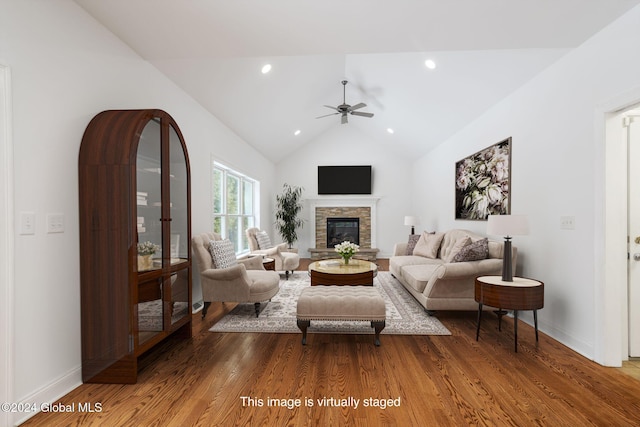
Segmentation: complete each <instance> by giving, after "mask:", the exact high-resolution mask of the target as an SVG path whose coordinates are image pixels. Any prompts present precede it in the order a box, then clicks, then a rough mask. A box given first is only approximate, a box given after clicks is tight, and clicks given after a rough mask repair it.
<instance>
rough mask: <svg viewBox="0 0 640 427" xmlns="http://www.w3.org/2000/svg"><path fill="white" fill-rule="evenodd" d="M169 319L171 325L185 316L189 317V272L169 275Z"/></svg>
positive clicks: (184, 270)
mask: <svg viewBox="0 0 640 427" xmlns="http://www.w3.org/2000/svg"><path fill="white" fill-rule="evenodd" d="M170 281H171V283H170V286H171V305H170V314H169V315H170V317H171V324H172V325H173V324H174V323H176V322H177V321H178V320H180V319H182V318H184V317H185V316H190V315H191V307H189V270H188V269H186V268H185V269H182V270H180V271H178V272H176V273H174V274H172V275H171V278H170Z"/></svg>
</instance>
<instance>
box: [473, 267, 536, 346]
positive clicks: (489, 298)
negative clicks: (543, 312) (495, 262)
mask: <svg viewBox="0 0 640 427" xmlns="http://www.w3.org/2000/svg"><path fill="white" fill-rule="evenodd" d="M475 300H476V301H477V302H478V329H477V331H476V341H478V338H479V336H480V321H481V319H482V306H483V305H488V306H490V307H495V308H497V309H498V310H499V311H498V317H499V320H498V322H501V320H502V314H503V313H502V311H503V310H513V315H514V322H513V330H514V339H515V351H516V353H517V352H518V310H533V321H534V323H535V329H536V342H538V310H539V309H541V308H543V307H544V283H542V282H541V281H539V280H534V279H527V278H524V277H514V278H513V282H505V281H503V280H502V277H501V276H480V277H477V278H476V282H475Z"/></svg>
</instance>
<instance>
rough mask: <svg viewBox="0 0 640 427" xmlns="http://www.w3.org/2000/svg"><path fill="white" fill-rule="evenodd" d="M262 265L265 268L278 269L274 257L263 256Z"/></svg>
mask: <svg viewBox="0 0 640 427" xmlns="http://www.w3.org/2000/svg"><path fill="white" fill-rule="evenodd" d="M262 265H263V266H264V269H265V270H271V271H276V260H275V259H273V258H262Z"/></svg>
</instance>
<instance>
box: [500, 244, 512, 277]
mask: <svg viewBox="0 0 640 427" xmlns="http://www.w3.org/2000/svg"><path fill="white" fill-rule="evenodd" d="M502 281H503V282H513V270H512V265H511V238H510V237H505V239H504V253H503V254H502Z"/></svg>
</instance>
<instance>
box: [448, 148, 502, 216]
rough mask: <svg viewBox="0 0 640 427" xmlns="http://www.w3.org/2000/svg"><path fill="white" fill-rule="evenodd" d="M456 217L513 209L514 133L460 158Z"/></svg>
mask: <svg viewBox="0 0 640 427" xmlns="http://www.w3.org/2000/svg"><path fill="white" fill-rule="evenodd" d="M455 186H456V219H473V220H486V219H487V217H488V216H489V215H506V214H509V213H510V212H511V197H510V191H511V137H509V138H507V139H505V140H504V141H500V142H498V143H497V144H494V145H492V146H490V147H487V148H485V149H484V150H481V151H478V152H477V153H475V154H472V155H471V156H469V157H466V158H464V159H462V160H460V161H459V162H456V182H455Z"/></svg>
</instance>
